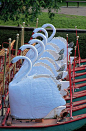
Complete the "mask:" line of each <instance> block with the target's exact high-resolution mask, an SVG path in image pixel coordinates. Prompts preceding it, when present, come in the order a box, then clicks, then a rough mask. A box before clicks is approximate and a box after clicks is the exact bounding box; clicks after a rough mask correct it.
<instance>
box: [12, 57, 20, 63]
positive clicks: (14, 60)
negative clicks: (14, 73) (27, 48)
mask: <svg viewBox="0 0 86 131" xmlns="http://www.w3.org/2000/svg"><path fill="white" fill-rule="evenodd" d="M19 59H20V57H19V56H16V57H14V58H13V59H12V61H11V63H16V62H17V61H18V60H19Z"/></svg>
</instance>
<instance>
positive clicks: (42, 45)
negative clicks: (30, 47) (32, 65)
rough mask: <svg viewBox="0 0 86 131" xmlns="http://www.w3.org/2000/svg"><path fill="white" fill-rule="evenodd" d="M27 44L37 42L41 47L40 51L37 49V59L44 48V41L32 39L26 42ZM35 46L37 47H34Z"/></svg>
mask: <svg viewBox="0 0 86 131" xmlns="http://www.w3.org/2000/svg"><path fill="white" fill-rule="evenodd" d="M28 43H29V44H33V43H38V44H39V45H40V47H41V51H39V50H38V49H37V50H38V59H39V57H40V56H41V55H42V54H43V52H44V50H45V46H44V43H43V42H42V41H41V40H38V39H32V40H30V41H29V42H28ZM36 48H37V47H36Z"/></svg>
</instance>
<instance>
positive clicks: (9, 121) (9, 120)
mask: <svg viewBox="0 0 86 131" xmlns="http://www.w3.org/2000/svg"><path fill="white" fill-rule="evenodd" d="M11 124H12V117H11V116H9V117H8V120H7V126H11Z"/></svg>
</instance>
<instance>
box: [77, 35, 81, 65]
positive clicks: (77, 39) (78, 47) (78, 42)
mask: <svg viewBox="0 0 86 131" xmlns="http://www.w3.org/2000/svg"><path fill="white" fill-rule="evenodd" d="M78 39H79V36H77V45H78V55H79V66H80V50H79V42H78Z"/></svg>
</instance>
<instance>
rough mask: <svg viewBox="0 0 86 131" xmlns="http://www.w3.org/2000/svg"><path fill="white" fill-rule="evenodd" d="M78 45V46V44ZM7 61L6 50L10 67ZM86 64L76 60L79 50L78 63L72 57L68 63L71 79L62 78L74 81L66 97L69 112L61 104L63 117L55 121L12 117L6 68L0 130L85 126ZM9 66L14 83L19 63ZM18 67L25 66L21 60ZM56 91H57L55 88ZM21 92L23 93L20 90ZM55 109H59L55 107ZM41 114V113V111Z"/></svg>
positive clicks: (63, 130) (42, 130) (40, 130)
mask: <svg viewBox="0 0 86 131" xmlns="http://www.w3.org/2000/svg"><path fill="white" fill-rule="evenodd" d="M60 40H61V38H60ZM76 46H78V43H77V45H76ZM19 53H20V51H19ZM18 55H20V54H18ZM12 58H13V57H12ZM6 59H7V50H5V55H4V64H3V65H4V67H5V66H6V65H7V64H8V62H6ZM20 59H24V57H22V56H21V58H20ZM25 59H26V60H28V58H25ZM30 63H31V61H30ZM85 64H86V60H85V59H81V58H80V59H76V50H75V56H74V60H73V61H72V63H71V62H70V55H69V64H68V69H67V70H68V72H69V75H68V79H67V78H64V79H62V80H63V81H64V82H65V81H68V80H69V82H70V86H69V87H68V91H69V94H68V95H67V96H66V97H64V99H65V101H66V104H65V106H66V108H65V110H64V107H63V105H61V106H62V107H63V108H62V110H61V111H59V109H60V106H59V107H58V112H60V115H59V117H58V116H57V115H55V117H53V118H36V119H34V117H33V118H32V119H29V118H23V119H20V118H17V117H13V116H12V114H11V108H12V107H11V103H10V102H9V95H8V94H9V88H8V86H9V77H8V75H7V74H6V70H5V68H4V74H6V76H5V75H4V79H3V80H1V81H0V84H2V87H3V88H1V90H0V98H1V100H0V130H2V131H4V130H8V131H9V130H10V131H11V130H15V131H16V130H20V131H23V130H25V131H27V130H28V131H34V130H35V131H50V130H53V131H56V130H59V131H69V130H70V131H74V130H76V129H79V128H81V127H82V126H84V125H85V124H86V83H85V81H86V78H85V76H86V65H85ZM9 67H10V76H11V77H10V81H11V80H12V79H13V77H14V72H15V64H10V66H9ZM16 67H17V69H19V68H20V67H21V61H20V60H19V61H17V63H16ZM30 68H31V67H30ZM8 71H9V70H8ZM17 71H18V70H17ZM36 77H37V78H36ZM41 77H44V76H41ZM47 77H48V76H47V75H46V76H45V80H47ZM31 78H32V77H31ZM31 78H30V79H31ZM35 78H36V79H38V78H40V75H39V76H35ZM48 78H49V77H48ZM24 79H25V78H24ZM49 79H51V78H49ZM31 80H32V79H31ZM15 81H16V80H15V79H14V82H15ZM51 81H52V80H51ZM51 81H50V82H51ZM17 82H18V81H17ZM53 84H54V83H53ZM45 86H46V84H45ZM60 88H61V85H60ZM16 89H17V88H16ZM54 90H57V89H56V88H55V89H54ZM47 91H48V90H47ZM18 93H20V92H19V91H18ZM41 97H42V96H41ZM47 97H48V96H47ZM35 98H36V97H35ZM39 99H40V98H39ZM53 99H56V98H53ZM22 104H24V105H25V103H22ZM26 104H28V103H26ZM30 104H31V103H30ZM35 104H36V103H35ZM55 104H56V103H55ZM18 106H19V105H17V108H19V110H18V112H20V110H22V109H20V107H18ZM46 106H47V103H46ZM52 107H53V108H55V107H54V106H52ZM40 109H41V108H40ZM33 111H34V109H33ZM38 111H39V109H38ZM55 111H56V110H54V114H55ZM40 112H41V114H42V113H43V110H40ZM22 113H23V112H22ZM37 113H38V114H39V112H37ZM50 114H52V112H50Z"/></svg>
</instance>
